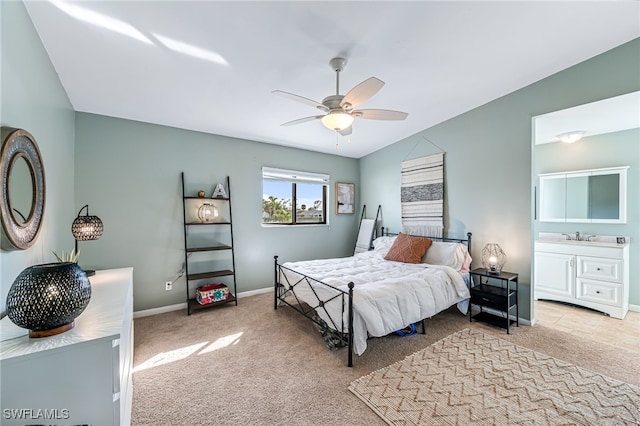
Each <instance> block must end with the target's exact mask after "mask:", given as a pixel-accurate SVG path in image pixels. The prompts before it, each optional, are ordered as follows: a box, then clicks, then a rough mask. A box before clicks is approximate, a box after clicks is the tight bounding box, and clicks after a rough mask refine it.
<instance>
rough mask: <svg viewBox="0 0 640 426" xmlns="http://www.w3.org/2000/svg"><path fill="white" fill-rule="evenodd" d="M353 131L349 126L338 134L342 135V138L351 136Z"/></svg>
mask: <svg viewBox="0 0 640 426" xmlns="http://www.w3.org/2000/svg"><path fill="white" fill-rule="evenodd" d="M352 129H353V126H349V127H347V128H346V129H344V130H338V133H340V134H341V135H342V136H349V135H350V134H351V131H352Z"/></svg>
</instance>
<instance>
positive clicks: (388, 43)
mask: <svg viewBox="0 0 640 426" xmlns="http://www.w3.org/2000/svg"><path fill="white" fill-rule="evenodd" d="M25 4H26V7H27V10H28V12H29V14H30V16H31V18H32V20H33V23H34V25H35V28H36V30H37V31H38V34H39V35H40V37H41V39H42V41H43V44H44V47H45V49H46V50H47V52H48V54H49V56H50V58H51V61H52V63H53V65H54V67H55V69H56V71H57V73H58V74H59V76H60V81H61V82H62V85H63V86H64V88H65V90H66V91H67V94H68V96H69V99H70V101H71V104H72V105H73V108H74V109H75V110H76V111H81V112H90V113H95V114H101V115H106V116H113V117H120V118H126V119H131V120H137V121H143V122H148V123H155V124H162V125H167V126H172V127H177V128H183V129H190V130H196V131H201V132H206V133H212V134H219V135H225V136H232V137H237V138H243V139H249V140H255V141H261V142H267V143H274V144H279V145H286V146H294V147H299V148H304V149H310V150H314V151H319V152H327V153H331V154H338V155H343V156H348V157H354V158H359V157H362V156H364V155H366V154H369V153H371V152H373V151H376V150H378V149H380V148H382V147H384V146H387V145H389V144H392V143H394V142H396V141H398V140H401V139H403V138H405V137H407V136H410V135H412V134H414V133H416V132H419V131H421V130H423V129H426V128H429V127H431V126H433V125H435V124H437V123H440V122H442V121H444V120H447V119H449V118H451V117H454V116H456V115H459V114H461V113H463V112H465V111H468V110H470V109H472V108H475V107H477V106H480V105H482V104H484V103H487V102H489V101H491V100H493V99H496V98H498V97H500V96H503V95H506V94H508V93H510V92H512V91H514V90H517V89H519V88H522V87H524V86H526V85H529V84H531V83H533V82H535V81H538V80H540V79H542V78H545V77H547V76H549V75H551V74H554V73H556V72H558V71H560V70H563V69H565V68H567V67H570V66H572V65H574V64H577V63H579V62H581V61H584V60H586V59H589V58H591V57H593V56H596V55H598V54H600V53H602V52H605V51H607V50H609V49H612V48H614V47H616V46H618V45H620V44H623V43H625V42H627V41H630V40H632V39H634V38H637V37H640V21H639V16H640V2H637V1H635V0H633V1H563V2H557V1H540V2H532V1H495V2H485V1H464V2H463V1H422V2H418V1H412V2H397V1H394V2H380V1H356V2H345V1H322V2H313V1H280V2H272V1H256V2H246V1H227V2H222V1H57V0H56V1H54V0H51V1H43V0H38V1H28V0H27V1H25ZM335 56H344V57H346V58H347V59H348V63H347V65H346V68H345V69H344V71H343V72H342V73H341V77H340V86H341V90H340V92H341V94H345V93H346V92H347V91H348V90H349V89H350V88H352V87H353V86H355V85H356V84H358V83H360V82H361V81H363V80H365V79H366V78H368V77H371V76H375V77H377V78H379V79H381V80H382V81H384V82H385V83H386V85H385V86H384V87H383V88H382V89H381V90H380V91H379V92H378V93H377V94H376V95H375V96H374V97H372V98H371V99H369V100H368V101H367V102H365V103H363V104H362V107H363V108H382V109H392V110H399V111H405V112H408V113H409V117H408V118H407V119H406V120H405V121H372V120H356V122H355V123H354V126H353V134H352V136H351V143H347V141H346V140H345V138H342V137H340V138H339V149H338V150H336V147H335V145H336V136H335V133H334V132H332V131H330V130H328V129H326V128H325V127H324V126H323V125H322V124H321V122H320V121H319V120H315V121H312V122H307V123H303V124H300V125H297V126H292V127H281V126H280V124H282V123H285V122H288V121H291V120H295V119H297V118H302V117H306V116H312V115H317V114H318V113H319V111H318V110H316V109H314V108H313V107H311V106H308V105H304V104H302V103H297V102H294V101H292V100H290V99H286V98H283V97H279V96H276V95H274V94H272V93H271V92H272V91H273V90H276V89H279V90H283V91H286V92H291V93H295V94H298V95H301V96H304V97H307V98H310V99H313V100H316V101H322V99H323V98H324V97H326V96H328V95H331V94H334V92H335V74H334V72H333V71H332V70H331V68H330V67H329V60H330V59H331V58H332V57H335Z"/></svg>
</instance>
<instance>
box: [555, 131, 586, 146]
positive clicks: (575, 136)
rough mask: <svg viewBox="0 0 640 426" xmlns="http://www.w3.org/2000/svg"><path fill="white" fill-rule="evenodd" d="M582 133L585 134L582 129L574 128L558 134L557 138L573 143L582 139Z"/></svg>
mask: <svg viewBox="0 0 640 426" xmlns="http://www.w3.org/2000/svg"><path fill="white" fill-rule="evenodd" d="M584 134H585V132H584V130H574V131H572V132H566V133H561V134H559V135H558V139H560V140H561V141H562V142H564V143H574V142H578V141H579V140H580V139H582V137H583V136H584Z"/></svg>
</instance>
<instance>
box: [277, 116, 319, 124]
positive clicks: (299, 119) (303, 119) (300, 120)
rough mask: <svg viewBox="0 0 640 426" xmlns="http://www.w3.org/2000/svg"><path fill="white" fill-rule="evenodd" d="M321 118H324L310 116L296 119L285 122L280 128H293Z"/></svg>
mask: <svg viewBox="0 0 640 426" xmlns="http://www.w3.org/2000/svg"><path fill="white" fill-rule="evenodd" d="M322 117H324V116H322V115H314V116H311V117H304V118H298V119H297V120H293V121H287V122H286V123H282V124H281V126H284V127H287V126H294V125H296V124H301V123H306V122H307V121H311V120H317V119H319V118H322Z"/></svg>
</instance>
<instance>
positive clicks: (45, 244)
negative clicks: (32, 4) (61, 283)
mask: <svg viewBox="0 0 640 426" xmlns="http://www.w3.org/2000/svg"><path fill="white" fill-rule="evenodd" d="M0 15H1V16H0V22H1V29H0V37H1V40H0V54H1V60H0V64H1V65H0V66H1V68H0V72H1V74H0V75H1V81H0V93H1V103H0V123H1V124H2V126H7V127H14V128H21V129H25V130H27V131H28V132H30V133H31V134H32V135H33V137H34V138H35V140H36V142H37V144H38V147H39V148H40V154H41V155H42V162H43V164H44V171H45V184H46V199H45V211H44V217H43V225H42V231H41V232H40V235H39V236H38V239H37V240H36V242H35V244H34V245H33V246H32V247H31V248H29V249H28V250H19V251H0V279H1V280H2V281H1V285H0V311H4V309H5V303H6V296H7V293H8V291H9V288H10V287H11V284H12V283H13V280H14V279H15V277H16V276H17V275H18V274H19V273H20V271H22V270H23V269H24V268H26V267H28V266H31V265H34V264H38V263H45V262H51V261H53V260H54V257H53V255H52V254H51V251H56V252H58V251H62V250H65V251H69V250H71V248H73V237H72V235H71V222H72V221H73V218H74V217H75V214H76V213H77V212H75V211H74V204H73V203H74V193H73V180H74V174H73V157H74V154H73V151H74V120H75V118H74V117H75V114H74V112H73V109H72V107H71V104H70V103H69V99H68V97H67V95H66V93H65V91H64V89H63V88H62V85H61V84H60V81H59V80H58V75H57V73H56V72H55V70H54V69H53V66H52V65H51V62H50V61H49V56H48V55H47V53H46V52H45V50H44V47H43V46H42V43H41V42H40V39H39V37H38V35H37V33H36V31H35V29H34V27H33V24H32V23H31V19H30V18H29V15H28V14H27V12H26V9H25V7H24V4H23V3H22V2H13V1H10V2H7V1H2V2H1V3H0Z"/></svg>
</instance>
